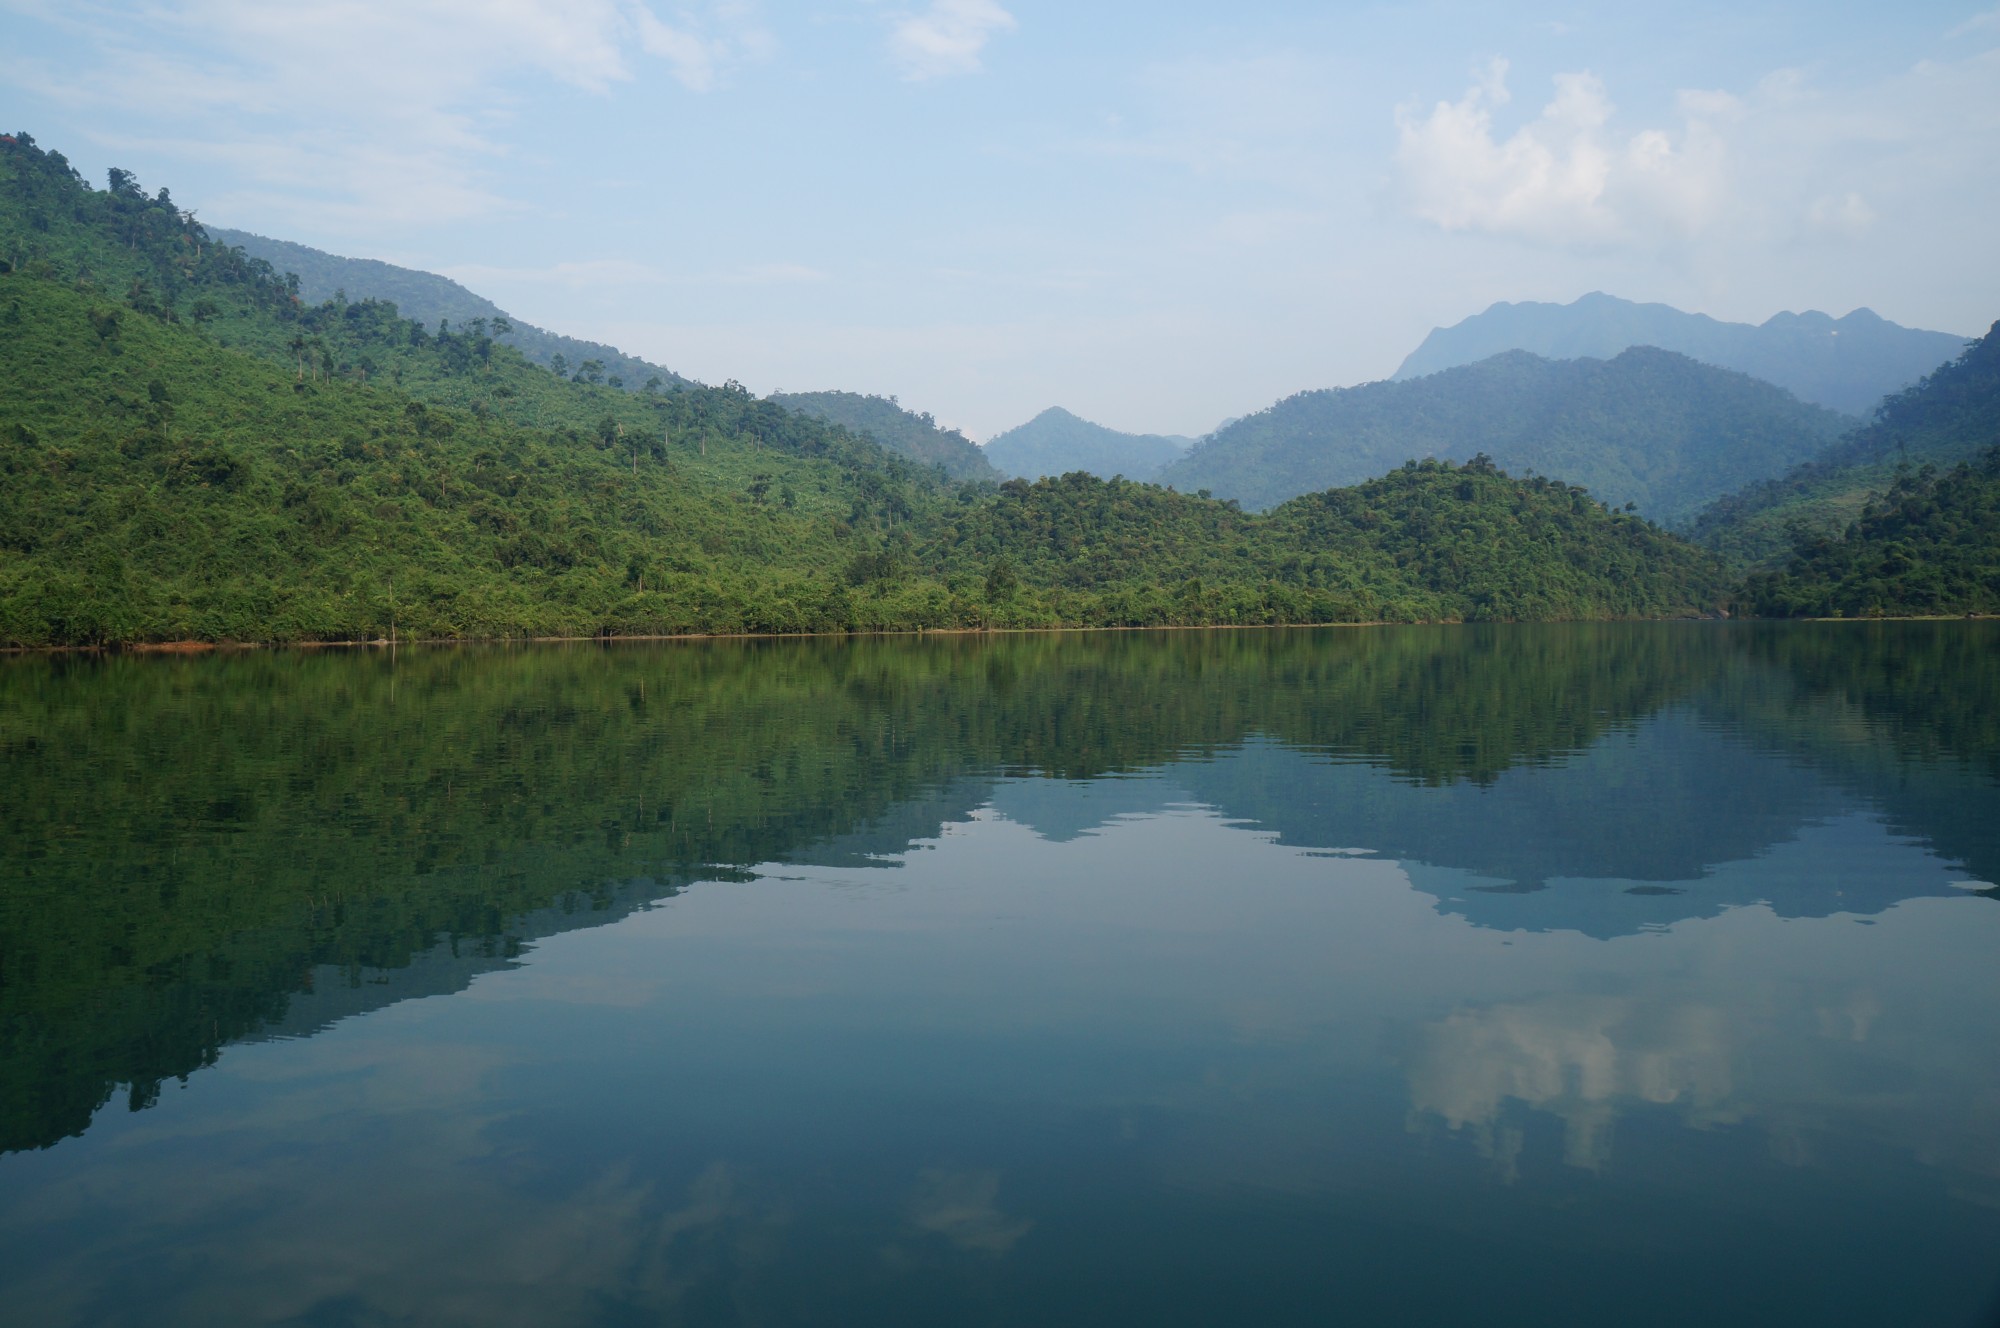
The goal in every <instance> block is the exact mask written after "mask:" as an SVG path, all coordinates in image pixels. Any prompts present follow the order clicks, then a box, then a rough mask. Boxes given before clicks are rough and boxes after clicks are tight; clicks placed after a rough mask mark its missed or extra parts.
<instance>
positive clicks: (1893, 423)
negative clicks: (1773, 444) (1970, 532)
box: [1689, 323, 2000, 605]
mask: <svg viewBox="0 0 2000 1328" xmlns="http://www.w3.org/2000/svg"><path fill="white" fill-rule="evenodd" d="M1996 446H2000V323H1996V324H1994V325H1993V328H1992V329H1991V330H1990V331H1988V332H1987V334H1986V335H1985V336H1984V337H1982V338H1981V339H1980V340H1978V341H1975V342H1973V343H1972V344H1971V345H1970V346H1968V347H1966V350H1965V353H1964V354H1962V355H1960V356H1959V357H1958V358H1957V359H1955V360H1953V361H1952V362H1951V363H1949V364H1946V365H1943V366H1940V367H1939V368H1938V370H1937V371H1936V372H1935V373H1932V374H1930V375H1929V376H1927V377H1926V378H1925V379H1924V380H1923V381H1922V382H1920V383H1918V384H1917V385H1916V386H1914V387H1912V388H1910V389H1909V390H1907V391H1904V392H1899V393H1897V394H1896V395H1895V396H1893V397H1890V398H1889V399H1887V400H1886V401H1884V402H1883V403H1882V408H1881V410H1880V411H1879V412H1878V413H1877V415H1876V417H1875V419H1874V420H1872V421H1871V422H1869V423H1868V424H1867V425H1866V426H1864V427H1862V428H1859V429H1856V430H1854V431H1853V432H1852V433H1850V434H1848V435H1847V436H1846V437H1844V438H1842V439H1840V441H1839V442H1837V443H1835V444H1834V445H1833V446H1832V447H1829V448H1828V449H1827V450H1826V451H1824V452H1822V453H1820V454H1819V455H1818V456H1816V457H1814V458H1812V459H1811V460H1809V461H1807V462H1804V463H1802V464H1801V465H1799V466H1797V467H1794V468H1793V469H1792V470H1790V471H1788V472H1786V473H1785V474H1784V475H1781V476H1776V477H1773V478H1771V479H1768V480H1765V481H1763V482H1761V483H1758V484H1753V485H1750V486H1749V487H1747V488H1745V489H1742V490H1740V491H1738V492H1735V493H1730V494H1727V495H1725V496H1723V497H1721V498H1719V499H1718V500H1717V501H1716V502H1715V503H1713V504H1712V505H1711V506H1709V507H1708V508H1706V509H1705V510H1704V511H1702V512H1701V513H1700V514H1699V516H1698V517H1697V518H1696V519H1695V520H1694V521H1693V522H1692V523H1691V526H1690V530H1689V533H1690V535H1691V536H1692V537H1693V538H1694V539H1695V540H1696V541H1697V542H1699V543H1702V544H1706V545H1707V546H1709V547H1710V548H1712V549H1714V550H1715V551H1716V552H1718V553H1720V554H1722V555H1723V556H1724V557H1725V558H1727V559H1730V560H1732V561H1734V562H1737V563H1740V564H1747V565H1749V566H1752V567H1757V566H1772V565H1775V564H1776V563H1777V562H1781V561H1783V560H1784V559H1786V558H1788V557H1790V556H1791V555H1792V553H1793V551H1794V548H1795V546H1796V545H1797V543H1798V542H1799V540H1800V538H1801V536H1803V537H1804V538H1805V539H1807V540H1813V539H1827V538H1836V537H1839V536H1840V535H1841V533H1842V532H1843V531H1845V530H1846V529H1847V528H1848V527H1849V526H1850V525H1851V524H1852V523H1854V522H1855V521H1857V520H1859V519H1860V518H1861V517H1862V515H1863V513H1864V512H1865V511H1866V510H1867V508H1868V506H1869V504H1870V503H1871V502H1872V501H1873V500H1875V499H1877V498H1878V497H1879V496H1880V495H1882V494H1883V493H1884V492H1886V491H1889V490H1891V489H1893V488H1895V486H1896V485H1897V483H1898V481H1899V480H1902V479H1905V478H1916V477H1918V476H1919V475H1920V474H1921V472H1922V470H1923V469H1924V468H1926V467H1929V468H1931V469H1932V470H1933V471H1941V470H1948V469H1952V468H1955V467H1958V466H1961V465H1967V464H1971V465H1974V466H1975V467H1981V466H1985V465H1986V464H1987V454H1988V452H1989V450H1990V449H1992V448H1994V447H1996ZM1981 473H1982V474H1984V473H1985V472H1981ZM1963 478H1965V477H1961V479H1963ZM1990 479H1991V477H1990V475H1988V476H1987V478H1986V479H1985V480H1982V481H1981V482H1984V483H1990ZM1957 482H1958V481H1956V480H1952V479H1951V477H1950V476H1947V477H1946V483H1945V486H1944V487H1945V488H1950V487H1951V486H1952V485H1953V484H1955V483H1957ZM1968 482H1969V481H1968ZM1924 483H1925V484H1929V483H1930V481H1929V480H1925V481H1924ZM1994 492H1996V493H2000V489H1996V490H1994ZM1906 496H1907V495H1906ZM1992 529H2000V522H1995V523H1992ZM1990 537H1991V531H1990V530H1988V533H1987V534H1986V535H1984V536H1982V538H1988V539H1990ZM1996 560H2000V558H1997V559H1996ZM1772 602H1775V601H1772ZM1913 602H1914V601H1912V600H1909V599H1907V598H1906V599H1905V600H1904V603H1905V604H1906V605H1907V604H1909V603H1913ZM1954 602H1955V601H1954Z"/></svg>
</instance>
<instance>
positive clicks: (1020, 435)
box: [986, 406, 1194, 480]
mask: <svg viewBox="0 0 2000 1328" xmlns="http://www.w3.org/2000/svg"><path fill="white" fill-rule="evenodd" d="M1193 445H1194V439H1192V438H1181V437H1176V436H1173V435H1166V434H1153V433H1120V432H1119V431H1118V430H1116V429H1107V428H1105V427H1104V426H1103V425H1101V424H1093V423H1091V422H1090V421H1089V420H1086V419H1083V418H1081V417H1080V416H1076V415H1072V414H1070V413H1069V412H1068V411H1066V410H1064V409H1063V408H1062V407H1060V406H1052V407H1050V408H1049V409H1048V410H1045V411H1043V412H1042V413H1041V414H1039V415H1037V416H1035V418H1033V419H1032V420H1029V421H1028V422H1027V423H1026V424H1018V425H1016V426H1014V427H1013V428H1011V429H1009V430H1007V431H1006V432H1005V433H1000V434H995V435H994V436H993V437H991V438H989V439H987V440H986V459H987V460H988V461H990V462H992V463H993V466H994V468H995V469H996V470H998V471H1000V472H1001V473H1002V474H1004V475H1011V476H1016V477H1018V478H1021V479H1029V480H1035V479H1040V478H1041V477H1042V476H1044V475H1066V474H1068V473H1069V472H1071V471H1073V470H1083V471H1089V472H1090V473H1091V474H1093V475H1097V476H1099V477H1101V478H1104V479H1110V478H1112V477H1113V476H1115V475H1123V476H1124V477H1125V478H1126V479H1128V480H1151V479H1155V478H1157V477H1158V476H1159V473H1160V472H1161V471H1162V470H1164V469H1165V468H1166V467H1167V466H1168V465H1169V464H1170V463H1172V462H1173V461H1175V460H1176V459H1178V458H1179V457H1180V456H1181V455H1182V454H1184V453H1185V452H1186V451H1187V450H1188V448H1190V447H1192V446H1193Z"/></svg>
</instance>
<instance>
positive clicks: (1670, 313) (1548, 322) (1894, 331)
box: [1395, 291, 1968, 415]
mask: <svg viewBox="0 0 2000 1328" xmlns="http://www.w3.org/2000/svg"><path fill="white" fill-rule="evenodd" d="M1967 340H1968V339H1967V338H1965V337H1962V336H1956V335H1953V334H1952V333H1948V332H1926V331H1922V330H1920V329H1917V328H1908V327H1901V326H1899V325H1897V324H1895V323H1891V322H1889V321H1888V320H1887V319H1885V318H1881V317H1879V316H1877V315H1876V314H1875V313H1874V312H1872V311H1871V310H1868V309H1856V310H1855V311H1854V312H1852V313H1850V314H1848V315H1847V316H1846V317H1844V318H1831V317H1829V316H1827V315H1826V314H1823V313H1818V312H1816V311H1811V310H1809V311H1807V312H1805V313H1802V314H1794V313H1781V314H1776V315H1774V316H1772V317H1771V318H1768V319H1766V320H1765V321H1764V322H1763V323H1762V324H1759V325H1756V326H1752V325H1751V324H1749V323H1725V322H1721V321H1719V320H1717V319H1714V318H1710V317H1709V316H1708V315H1706V314H1690V313H1683V312H1682V311H1681V310H1679V309H1675V308H1673V307H1671V306H1669V305H1664V304H1635V303H1633V302H1632V301H1630V300H1621V299H1619V298H1617V297H1616V296H1613V295H1606V294H1604V293H1603V292H1601V291H1593V292H1592V293H1590V294H1589V295H1585V296H1583V297H1582V298H1581V299H1578V300H1575V301H1572V302H1571V303H1569V304H1542V303H1533V302H1524V303H1520V304H1509V303H1504V302H1503V303H1500V304H1496V305H1494V306H1493V307H1492V308H1490V309H1488V310H1486V312H1484V313H1480V314H1474V315H1473V316H1472V317H1470V318H1467V319H1466V320H1464V321H1463V322H1460V323H1455V324H1453V325H1452V326H1450V327H1441V328H1434V329H1432V331H1431V333H1430V335H1429V336H1427V337H1425V338H1424V340H1423V343H1422V344H1421V345H1419V346H1418V347H1417V348H1416V349H1415V350H1414V351H1412V352H1410V355H1409V357H1408V358H1407V359H1405V360H1404V361H1403V364H1402V367H1401V368H1399V369H1397V370H1396V373H1395V381H1399V382H1400V381H1402V380H1404V379H1409V378H1418V377H1422V376H1423V375H1425V374H1433V373H1437V372H1438V371H1439V370H1442V369H1450V368H1453V367H1456V366H1458V365H1462V364H1472V363H1475V362H1477V361H1479V360H1483V359H1486V358H1487V357H1488V356H1491V355H1497V354H1499V353H1500V352H1501V351H1508V350H1527V351H1533V352H1534V353H1535V354H1537V355H1540V356H1543V357H1544V358H1547V359H1552V360H1569V359H1578V358H1581V357H1586V356H1587V357H1589V358H1591V359H1600V360H1608V359H1610V358H1611V357H1612V356H1614V355H1617V354H1618V353H1619V352H1620V351H1623V350H1625V349H1627V348H1628V347H1632V346H1658V347H1660V348H1661V349H1662V350H1672V351H1679V352H1680V353H1681V354H1683V355H1686V356H1688V357H1689V358H1691V359H1696V360H1700V361H1702V362H1703V363H1704V364H1713V365H1717V366H1719V367H1721V368H1724V369H1734V370H1736V371H1737V372H1739V373H1746V374H1749V375H1750V376H1751V377H1753V378H1761V379H1763V380H1764V381H1765V382H1768V383H1776V384H1777V385H1778V386H1779V387H1782V388H1785V389H1786V390H1788V391H1790V392H1791V393H1792V394H1793V395H1794V396H1797V397H1798V398H1800V399H1801V400H1803V401H1811V402H1815V403H1817V404H1819V405H1822V406H1828V407H1831V408H1832V409H1834V410H1839V411H1845V412H1847V413H1848V414H1850V415H1866V414H1867V413H1868V412H1869V411H1871V410H1873V409H1874V408H1875V403H1876V402H1877V401H1880V400H1881V399H1882V398H1883V397H1885V396H1887V395H1888V394H1889V393H1891V392H1895V391H1899V390H1901V389H1902V388H1905V387H1908V386H1909V385H1910V384H1911V383H1914V382H1916V381H1917V380H1918V379H1919V378H1922V377H1923V376H1924V375H1925V374H1927V373H1929V372H1930V371H1931V370H1933V369H1935V368H1937V367H1938V365H1940V364H1943V363H1944V362H1945V361H1946V360H1949V359H1951V358H1952V357H1953V356H1955V355H1957V354H1958V353H1959V352H1960V351H1961V350H1963V349H1965V344H1966V341H1967Z"/></svg>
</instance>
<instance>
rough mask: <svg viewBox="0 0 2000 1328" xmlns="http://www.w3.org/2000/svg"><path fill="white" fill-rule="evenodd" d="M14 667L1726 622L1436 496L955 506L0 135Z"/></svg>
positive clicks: (1100, 487)
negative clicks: (938, 634)
mask: <svg viewBox="0 0 2000 1328" xmlns="http://www.w3.org/2000/svg"><path fill="white" fill-rule="evenodd" d="M0 265H4V267H5V268H6V272H5V274H4V275H0V326H4V330H5V336H4V337H0V475H4V476H5V481H6V482H5V485H4V488H0V641H4V642H6V643H10V644H19V645H62V644H97V643H117V642H143V641H149V640H170V639H181V638H198V639H205V640H258V641H285V640H291V641H324V640H348V639H356V638H378V637H383V636H390V635H397V636H411V637H493V636H521V635H602V634H649V633H681V632H797V631H829V630H832V631H841V630H865V629H917V628H964V627H986V626H1057V625H1139V624H1168V623H1173V624H1212V623H1223V622H1255V623H1274V622H1302V621H1351V620H1374V619H1388V620H1417V619H1433V618H1496V619H1506V618H1543V617H1633V616H1657V615H1669V614H1683V613H1692V612H1700V611H1703V610H1705V609H1707V608H1709V607H1711V606H1712V605H1714V604H1715V603H1716V602H1717V598H1718V596H1719V595H1720V594H1721V593H1722V591H1723V589H1724V587H1723V586H1722V583H1721V580H1720V578H1719V574H1718V572H1717V570H1716V565H1715V564H1714V563H1713V561H1712V560H1711V559H1710V558H1709V557H1708V556H1707V555H1706V554H1704V553H1702V552H1700V551H1699V550H1696V549H1694V548H1693V547H1691V546H1689V545H1686V544H1683V543H1681V542H1679V541H1677V540H1675V539H1673V538H1671V537H1668V536H1666V535H1663V534H1662V533H1661V532H1659V531H1658V530H1656V529H1654V528H1652V527H1651V526H1650V525H1648V524H1647V523H1646V522H1644V521H1642V520H1639V519H1637V518H1635V517H1632V516H1630V515H1626V514H1622V513H1614V512H1611V511H1609V510H1608V509H1606V508H1605V507H1604V506H1603V505H1602V504H1600V503H1598V502H1597V501H1595V500H1593V499H1592V498H1590V497H1589V496H1588V495H1586V494H1585V493H1583V492H1582V491H1581V490H1579V489H1576V488H1573V487H1571V486H1569V485H1566V484H1562V483H1558V482H1555V481H1550V480H1545V479H1538V480H1531V481H1520V480H1513V479H1509V478H1507V477H1506V476H1505V475H1503V474H1501V473H1499V472H1498V471H1497V470H1495V469H1493V468H1491V467H1490V466H1488V465H1487V464H1486V463H1484V462H1483V461H1481V462H1479V463H1477V464H1468V465H1467V466H1465V467H1458V466H1455V465H1450V464H1443V463H1426V464H1424V465H1421V466H1416V465H1413V466H1411V467H1407V468H1405V469H1403V470H1400V471H1397V472H1396V473H1394V474H1392V475H1391V476H1389V477H1387V478H1386V479H1383V480H1379V481H1374V482H1372V483H1371V484H1370V485H1367V486H1363V487H1362V488H1360V489H1356V490H1353V491H1351V492H1349V493H1347V494H1345V495H1324V496H1322V497H1320V498H1316V499H1311V500H1307V502H1306V504H1305V506H1303V507H1301V508H1299V509H1298V510H1297V511H1291V512H1286V511H1280V512H1277V513H1273V514H1271V515H1270V516H1268V517H1253V516H1248V515H1246V514H1244V513H1241V512H1240V511H1238V510H1236V509H1235V507H1234V506H1233V505H1232V504H1229V503H1225V502H1222V501H1218V500H1213V499H1209V498H1206V497H1202V496H1190V495H1184V494H1175V493H1169V492H1167V491H1165V490H1161V489H1156V488H1151V487H1148V486H1141V485H1131V484H1114V483H1110V482H1106V481H1100V480H1094V479H1090V478H1089V477H1084V476H1069V477H1066V478H1064V479H1061V480H1049V481H1043V482H1042V483H1040V484H1037V485H1033V486H1029V485H1024V484H1018V483H1017V484H1013V485H1009V486H1002V487H1000V488H998V489H994V488H992V487H990V486H969V485H963V484H958V483H955V482H953V481H952V479H951V478H950V477H949V476H948V475H947V474H946V473H944V471H943V470H941V469H939V468H936V467H926V466H922V465H918V464H915V463H913V462H911V461H909V460H907V459H906V458H903V457H901V456H898V455H895V454H893V453H891V452H890V451H888V450H885V449H884V448H883V447H882V446H881V445H879V444H878V443H877V442H875V441H873V440H871V439H869V438H866V437H861V436H858V435H857V434H855V433H854V432H852V431H850V430H849V429H846V428H843V427H841V426H839V425H837V424H831V423H828V422H826V421H823V420H820V419H816V418H813V417H812V416H810V415H806V414H801V413H799V412H795V411H788V410H786V409H784V408H783V407H782V406H781V405H779V404H777V403H774V402H769V401H758V400H756V399H754V398H752V397H751V396H750V395H749V393H747V392H746V391H744V390H743V389H742V388H740V387H738V386H737V385H735V384H733V383H732V384H726V385H724V386H722V387H703V386H699V385H689V384H686V383H680V382H673V383H669V382H666V381H664V380H661V381H651V380H649V381H648V382H647V383H643V384H640V385H639V390H637V391H630V390H624V389H625V388H629V387H630V385H629V384H627V385H624V387H620V386H617V385H614V384H613V383H612V382H611V381H610V378H611V375H609V374H607V373H606V372H605V367H604V366H603V365H601V364H595V363H590V362H586V363H584V364H581V365H575V366H571V365H568V364H562V365H560V366H558V368H559V369H560V371H559V372H550V371H549V370H548V369H544V368H541V367H538V366H536V365H534V364H532V363H530V362H529V361H528V360H527V359H525V358H524V357H523V356H522V355H521V354H520V352H519V351H517V350H516V349H514V348H513V347H512V346H510V345H509V344H508V337H509V335H510V333H511V329H510V328H509V327H508V326H506V325H504V323H501V322H497V321H492V320H487V321H482V320H479V319H473V320H472V321H470V322H469V323H467V324H466V325H465V326H463V327H458V328H453V327H449V326H444V327H440V328H439V329H438V330H436V331H435V332H432V331H428V330H426V329H425V328H424V327H423V326H422V325H420V324H418V323H415V322H413V321H410V320H406V319H404V318H402V317H401V316H400V315H399V313H398V311H397V310H396V309H395V307H394V306H392V305H389V304H386V303H382V302H379V301H371V300H363V301H358V302H357V301H341V300H332V301H328V302H325V303H321V304H317V305H314V304H308V303H306V302H305V301H304V300H302V299H301V298H300V297H299V296H298V294H297V281H296V279H295V278H290V277H281V276H279V275H278V274H277V273H276V272H275V271H274V270H273V269H272V268H271V267H270V266H269V265H268V264H265V263H262V262H260V261H258V260H254V259H251V258H249V257H248V256H247V255H245V254H244V253H242V252H241V251H239V250H235V249H231V248H228V247H225V246H218V245H216V244H214V243H213V242H212V240H211V239H210V238H209V236H208V235H207V233H206V232H205V231H204V230H203V229H202V227H201V226H200V225H199V223H197V222H196V221H195V220H194V219H193V218H192V217H191V216H189V215H188V214H186V213H183V212H182V211H180V210H179V209H178V208H177V207H176V206H175V205H174V204H173V201H172V199H171V197H170V195H169V194H168V193H167V191H166V190H160V191H159V192H158V193H157V194H154V195H148V194H146V193H145V192H144V191H143V190H142V189H140V187H139V185H138V182H137V181H135V180H134V179H133V178H132V177H131V176H130V175H129V174H127V173H125V172H122V171H116V172H113V174H112V178H111V181H110V187H109V188H108V189H105V190H95V189H91V188H89V187H88V186H86V185H85V184H84V183H83V181H81V180H80V179H79V178H78V177H77V176H76V175H75V173H74V172H73V171H72V170H71V169H70V168H69V166H68V163H67V162H66V161H64V160H63V158H62V157H61V156H60V155H59V154H57V153H53V152H48V151H44V150H43V149H41V148H39V147H38V146H36V145H35V144H34V142H33V141H32V139H30V138H28V137H27V136H26V135H15V136H0Z"/></svg>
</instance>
